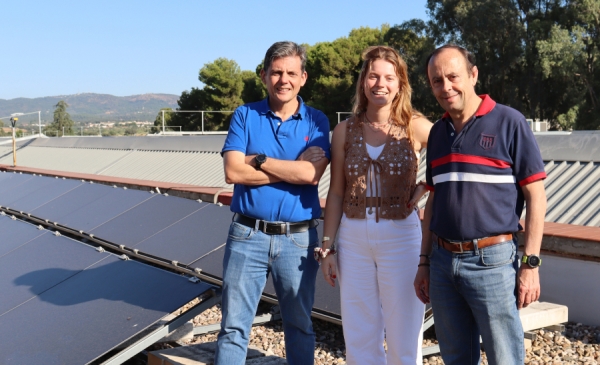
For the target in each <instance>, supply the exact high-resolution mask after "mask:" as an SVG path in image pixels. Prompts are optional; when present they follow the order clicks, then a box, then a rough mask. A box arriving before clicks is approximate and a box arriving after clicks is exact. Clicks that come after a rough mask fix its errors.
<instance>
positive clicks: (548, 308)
mask: <svg viewBox="0 0 600 365" xmlns="http://www.w3.org/2000/svg"><path fill="white" fill-rule="evenodd" d="M519 317H521V323H522V324H523V331H525V332H527V331H532V330H535V329H538V328H544V327H548V326H552V325H555V324H559V323H564V322H568V321H569V308H567V306H565V305H560V304H553V303H548V302H535V303H531V304H530V305H529V306H527V307H526V308H523V309H521V310H520V311H519Z"/></svg>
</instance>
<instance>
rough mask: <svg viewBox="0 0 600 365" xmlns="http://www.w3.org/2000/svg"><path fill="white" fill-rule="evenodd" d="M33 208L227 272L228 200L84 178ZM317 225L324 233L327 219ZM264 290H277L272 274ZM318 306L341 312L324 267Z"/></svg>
mask: <svg viewBox="0 0 600 365" xmlns="http://www.w3.org/2000/svg"><path fill="white" fill-rule="evenodd" d="M2 175H13V174H0V184H2V179H3V178H4V179H6V177H5V176H2ZM27 178H28V177H27V175H15V177H11V179H9V180H12V179H17V180H19V181H20V183H19V184H16V183H15V182H13V183H12V184H13V185H14V187H16V186H19V185H20V186H23V185H25V186H30V185H31V186H33V184H32V183H31V182H29V183H28V181H29V180H28V179H27ZM35 178H37V177H35ZM47 179H49V180H51V178H47ZM55 180H56V179H55ZM15 181H16V180H15ZM56 181H57V182H59V183H61V182H64V181H65V180H56ZM41 190H50V191H56V186H55V185H54V184H48V185H46V186H45V189H41V188H40V191H41ZM63 190H64V188H63ZM61 191H62V190H61ZM54 194H55V193H54ZM55 195H56V194H55ZM7 196H10V195H7ZM2 197H3V195H2V194H1V193H0V205H3V206H5V205H6V204H4V203H3V202H2ZM5 199H6V198H5ZM32 214H34V215H35V216H37V217H39V218H43V219H49V220H50V221H52V222H58V223H60V224H62V225H64V226H67V227H70V228H72V229H75V230H82V231H85V232H88V233H93V234H94V235H95V236H96V237H98V238H102V239H105V240H108V241H110V242H112V243H115V244H119V245H125V246H127V247H129V248H136V249H139V250H140V252H142V253H147V254H150V255H153V256H157V257H160V258H163V259H165V260H168V261H172V260H175V261H178V262H180V263H181V264H186V265H189V266H191V267H193V268H200V269H202V272H203V273H205V274H207V275H210V276H213V277H215V278H216V279H217V280H219V279H220V278H222V276H223V275H222V274H223V268H222V261H223V254H224V247H223V245H224V243H225V241H226V239H227V231H228V227H229V225H230V222H231V217H232V213H231V212H230V210H229V207H227V206H223V207H219V206H216V205H213V204H207V203H198V202H196V201H192V200H188V199H182V198H178V197H171V196H168V197H167V196H163V195H158V194H155V195H152V194H149V193H148V192H141V191H136V190H131V189H128V190H124V189H122V188H117V189H115V188H112V187H109V186H106V185H100V184H89V183H83V184H81V185H80V186H78V187H76V188H73V189H71V190H70V191H68V192H66V193H62V195H60V196H58V197H56V198H55V199H53V200H51V201H49V202H47V203H46V204H44V205H42V206H40V207H39V208H37V209H35V210H34V211H33V212H32ZM0 224H1V221H0ZM0 228H1V226H0ZM317 229H318V230H319V236H320V237H321V236H322V224H321V225H320V226H319V227H318V228H317ZM1 247H2V246H0V250H1V249H2V248H1ZM265 294H269V295H271V296H275V290H274V288H273V285H272V280H271V279H270V278H269V280H268V282H267V285H266V287H265ZM315 308H316V309H319V310H321V311H325V312H328V313H331V314H334V315H339V313H340V300H339V289H338V288H337V287H336V288H331V287H330V286H329V285H328V284H327V283H326V282H325V281H324V280H323V278H322V274H321V272H320V271H319V272H318V274H317V285H316V292H315Z"/></svg>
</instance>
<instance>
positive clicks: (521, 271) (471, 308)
mask: <svg viewBox="0 0 600 365" xmlns="http://www.w3.org/2000/svg"><path fill="white" fill-rule="evenodd" d="M427 76H428V78H429V82H430V85H431V88H432V91H433V94H434V95H435V97H436V99H437V100H438V102H439V103H440V105H441V106H442V108H444V110H446V113H445V114H444V116H443V117H442V119H440V120H439V121H437V123H435V125H434V126H433V128H432V129H431V133H430V135H429V141H428V143H427V147H428V148H427V187H428V189H429V191H430V195H429V198H428V200H427V205H426V207H425V217H424V219H423V241H422V251H421V253H422V255H421V257H420V263H419V270H418V273H417V276H416V278H415V291H416V293H417V296H418V297H419V299H421V300H422V301H423V302H424V303H429V302H430V301H431V304H432V307H433V312H434V315H435V328H436V335H437V339H438V341H439V343H440V350H441V354H442V358H443V360H444V363H445V364H446V365H453V364H459V365H465V364H479V361H480V352H479V348H480V346H479V337H480V336H481V338H482V339H483V345H484V348H485V351H486V356H487V359H488V362H489V364H491V365H494V364H496V365H511V364H514V365H518V364H523V361H524V356H525V349H524V344H523V340H524V338H523V328H522V326H521V321H520V319H519V312H518V309H519V308H522V307H526V306H527V305H529V304H530V303H531V302H534V301H536V300H538V298H539V296H540V281H539V268H538V267H539V264H540V263H541V260H540V259H539V252H540V246H541V241H542V234H543V227H544V216H545V212H546V195H545V191H544V185H543V181H542V180H543V179H544V178H545V177H546V173H545V172H544V164H543V161H542V158H541V155H540V151H539V148H538V146H537V143H536V141H535V138H534V136H533V133H532V131H531V129H530V128H529V126H528V124H527V121H526V120H525V117H524V116H523V115H522V114H521V113H519V112H518V111H516V110H514V109H512V108H510V107H507V106H505V105H501V104H498V103H496V102H495V101H494V100H492V98H491V97H490V96H489V95H481V96H479V95H477V94H476V92H475V85H476V83H477V77H478V70H477V67H476V66H475V62H474V57H473V56H472V55H471V54H470V53H469V52H468V51H467V50H466V49H464V48H462V47H459V46H455V45H446V46H443V47H440V48H438V49H436V50H435V51H434V52H433V53H432V54H431V55H430V57H429V58H428V61H427ZM524 202H526V203H527V212H526V219H525V225H526V228H527V230H526V232H525V235H524V238H525V242H524V256H523V264H522V265H521V266H520V268H519V260H518V256H517V252H516V251H517V240H516V236H515V235H514V233H515V232H517V231H519V230H520V229H521V228H522V227H521V226H520V225H519V218H520V216H521V212H522V210H523V204H524Z"/></svg>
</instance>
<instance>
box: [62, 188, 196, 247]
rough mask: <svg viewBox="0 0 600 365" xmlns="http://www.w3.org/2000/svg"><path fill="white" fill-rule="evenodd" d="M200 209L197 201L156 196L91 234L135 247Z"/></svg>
mask: <svg viewBox="0 0 600 365" xmlns="http://www.w3.org/2000/svg"><path fill="white" fill-rule="evenodd" d="M200 208H202V203H198V202H196V201H194V200H188V199H182V198H177V197H171V196H163V195H154V196H153V197H152V198H151V199H148V200H146V201H145V202H143V203H142V204H140V205H138V206H136V207H134V208H132V209H130V210H128V211H127V212H125V213H123V214H121V215H119V216H118V217H116V218H115V219H112V220H110V221H108V222H106V223H104V224H102V225H101V226H99V227H97V228H95V229H93V230H92V231H91V233H93V234H94V235H95V236H96V237H98V238H102V239H105V240H108V241H111V242H113V243H116V244H119V245H126V246H128V247H135V246H136V245H137V244H138V243H140V242H141V241H143V240H145V239H147V238H149V237H151V236H153V235H155V234H156V233H158V232H160V231H161V230H163V229H165V228H167V227H169V226H170V225H171V224H173V223H175V222H177V221H179V220H181V219H182V218H185V217H186V216H188V215H189V214H191V213H193V212H194V211H196V210H198V209H200ZM73 228H75V227H73Z"/></svg>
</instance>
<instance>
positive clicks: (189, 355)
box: [148, 342, 287, 365]
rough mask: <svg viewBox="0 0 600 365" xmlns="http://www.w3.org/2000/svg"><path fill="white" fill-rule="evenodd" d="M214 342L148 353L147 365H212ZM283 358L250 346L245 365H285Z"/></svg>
mask: <svg viewBox="0 0 600 365" xmlns="http://www.w3.org/2000/svg"><path fill="white" fill-rule="evenodd" d="M216 345H217V344H216V342H208V343H201V344H197V345H191V346H183V347H177V348H172V349H167V350H159V351H152V352H150V353H148V365H213V363H214V359H215V349H216ZM285 364H287V362H286V361H285V359H284V358H281V357H278V356H275V355H273V354H269V353H267V352H265V351H263V350H261V349H259V348H256V347H253V346H250V347H249V348H248V354H247V356H246V365H285Z"/></svg>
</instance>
